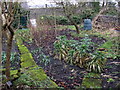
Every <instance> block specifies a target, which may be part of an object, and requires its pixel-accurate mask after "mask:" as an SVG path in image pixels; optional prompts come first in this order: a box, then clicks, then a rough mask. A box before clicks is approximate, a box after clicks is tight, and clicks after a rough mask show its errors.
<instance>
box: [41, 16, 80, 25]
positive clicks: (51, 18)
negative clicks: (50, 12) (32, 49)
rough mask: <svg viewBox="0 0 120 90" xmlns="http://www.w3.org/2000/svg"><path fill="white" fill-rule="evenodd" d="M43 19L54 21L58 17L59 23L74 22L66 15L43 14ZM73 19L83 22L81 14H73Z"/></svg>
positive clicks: (67, 23)
mask: <svg viewBox="0 0 120 90" xmlns="http://www.w3.org/2000/svg"><path fill="white" fill-rule="evenodd" d="M40 18H42V20H46V19H48V20H51V21H54V20H55V19H56V23H57V24H58V25H71V24H72V23H71V22H70V21H69V19H68V18H67V17H65V16H41V17H40ZM72 19H73V21H75V22H76V23H77V24H81V16H79V15H74V16H72Z"/></svg>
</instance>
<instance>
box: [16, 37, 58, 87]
mask: <svg viewBox="0 0 120 90" xmlns="http://www.w3.org/2000/svg"><path fill="white" fill-rule="evenodd" d="M17 45H18V48H19V51H20V53H21V57H20V58H21V72H22V73H23V74H22V75H21V76H20V78H19V79H18V80H17V81H15V83H16V84H18V83H19V84H28V83H29V85H35V86H38V87H40V88H50V87H51V88H55V87H58V86H57V84H56V83H55V82H53V81H52V80H51V79H49V77H48V76H47V75H46V74H45V72H44V71H43V69H42V68H41V67H39V66H38V65H37V64H36V63H35V61H34V59H33V57H32V54H31V53H30V52H29V50H28V49H27V47H26V46H25V45H23V44H22V40H21V39H20V38H18V39H17ZM25 75H27V76H28V79H26V81H27V82H26V81H25V80H22V79H23V78H22V77H25ZM34 81H35V82H34ZM36 84H37V85H36ZM29 85H28V86H29Z"/></svg>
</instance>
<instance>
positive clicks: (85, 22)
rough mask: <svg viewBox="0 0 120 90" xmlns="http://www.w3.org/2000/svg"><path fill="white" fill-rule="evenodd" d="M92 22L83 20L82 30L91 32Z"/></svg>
mask: <svg viewBox="0 0 120 90" xmlns="http://www.w3.org/2000/svg"><path fill="white" fill-rule="evenodd" d="M91 29H92V22H91V20H90V19H84V30H91Z"/></svg>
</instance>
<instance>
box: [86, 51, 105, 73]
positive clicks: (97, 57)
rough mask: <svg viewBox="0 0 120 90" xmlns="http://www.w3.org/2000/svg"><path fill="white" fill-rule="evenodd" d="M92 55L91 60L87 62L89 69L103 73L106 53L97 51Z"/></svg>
mask: <svg viewBox="0 0 120 90" xmlns="http://www.w3.org/2000/svg"><path fill="white" fill-rule="evenodd" d="M91 55H92V57H91V61H89V62H87V70H89V71H91V72H99V73H101V72H102V71H103V69H104V66H105V63H106V57H105V53H104V52H101V51H97V52H95V53H93V54H91Z"/></svg>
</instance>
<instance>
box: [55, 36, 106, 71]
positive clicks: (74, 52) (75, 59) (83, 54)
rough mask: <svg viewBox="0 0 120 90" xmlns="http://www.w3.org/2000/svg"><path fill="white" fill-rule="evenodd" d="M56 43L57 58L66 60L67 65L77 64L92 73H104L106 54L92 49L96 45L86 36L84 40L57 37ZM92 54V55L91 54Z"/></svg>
mask: <svg viewBox="0 0 120 90" xmlns="http://www.w3.org/2000/svg"><path fill="white" fill-rule="evenodd" d="M57 39H58V40H57V41H56V42H54V48H55V53H57V54H56V56H55V58H58V59H59V60H64V61H66V62H67V63H70V64H75V65H78V66H80V67H84V68H86V69H87V70H88V71H91V72H98V73H100V72H102V71H103V69H104V65H105V63H106V56H105V55H106V52H103V51H97V50H96V51H94V52H92V49H90V47H92V46H94V45H95V43H93V42H91V39H90V38H89V36H88V35H87V34H86V35H85V37H84V38H83V39H80V40H79V41H78V40H68V39H67V37H66V36H59V37H57ZM91 52H92V53H91Z"/></svg>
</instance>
